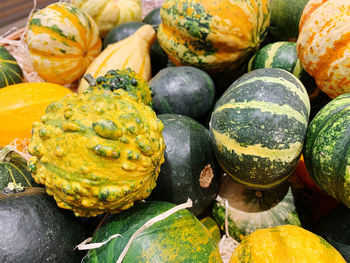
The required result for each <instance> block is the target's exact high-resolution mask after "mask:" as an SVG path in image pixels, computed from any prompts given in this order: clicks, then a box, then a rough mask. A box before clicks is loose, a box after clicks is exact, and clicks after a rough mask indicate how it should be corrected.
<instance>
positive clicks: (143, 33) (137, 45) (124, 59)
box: [78, 25, 156, 93]
mask: <svg viewBox="0 0 350 263" xmlns="http://www.w3.org/2000/svg"><path fill="white" fill-rule="evenodd" d="M155 40H156V32H155V31H154V29H153V27H152V26H151V25H144V26H142V27H140V28H139V29H138V30H137V31H136V32H135V33H134V34H132V35H131V36H129V37H128V38H125V39H123V40H121V41H119V42H116V43H114V44H110V45H108V46H107V48H106V49H105V50H103V51H102V52H101V54H100V55H99V56H98V57H97V58H96V59H95V60H94V61H93V62H92V63H91V65H90V66H89V68H88V69H87V71H86V72H85V74H87V73H90V74H91V75H92V76H93V77H94V78H97V77H99V76H103V75H105V74H106V73H107V71H109V70H111V69H125V68H128V67H129V68H131V69H132V70H134V71H135V72H136V73H138V74H139V75H141V76H142V77H143V78H144V79H145V80H147V81H148V80H150V78H151V60H150V56H149V51H150V48H151V46H152V44H153V43H154V41H155ZM88 87H89V84H88V83H87V81H86V80H85V79H82V80H81V82H80V85H79V88H78V92H79V93H81V92H83V91H84V90H86V89H87V88H88Z"/></svg>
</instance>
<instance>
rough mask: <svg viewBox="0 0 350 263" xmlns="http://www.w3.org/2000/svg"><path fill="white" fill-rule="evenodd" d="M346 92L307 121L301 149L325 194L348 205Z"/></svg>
mask: <svg viewBox="0 0 350 263" xmlns="http://www.w3.org/2000/svg"><path fill="white" fill-rule="evenodd" d="M349 129H350V94H343V95H340V96H338V97H337V98H336V99H333V100H332V101H331V102H329V103H328V104H327V105H326V106H324V107H323V108H322V109H321V110H320V111H319V112H318V114H317V115H316V116H315V118H314V119H313V120H312V121H311V122H310V124H309V127H308V130H307V133H306V139H305V147H304V151H303V155H304V159H305V165H306V168H307V170H308V172H309V174H310V176H311V177H312V178H313V180H314V181H315V182H316V184H317V185H318V186H319V187H320V188H321V189H322V190H323V191H325V192H326V193H327V194H328V195H330V196H332V197H334V198H336V199H337V200H339V201H341V202H343V203H344V204H345V205H347V206H350V195H349V184H350V177H349V175H350V170H349V160H350V151H349V144H348V142H349V138H350V137H349V136H350V133H349Z"/></svg>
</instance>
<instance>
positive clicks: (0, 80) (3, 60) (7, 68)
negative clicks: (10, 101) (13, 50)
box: [0, 46, 23, 88]
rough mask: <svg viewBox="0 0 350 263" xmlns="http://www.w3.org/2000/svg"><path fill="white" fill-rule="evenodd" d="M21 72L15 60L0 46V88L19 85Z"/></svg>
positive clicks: (21, 77)
mask: <svg viewBox="0 0 350 263" xmlns="http://www.w3.org/2000/svg"><path fill="white" fill-rule="evenodd" d="M22 81H23V72H22V69H21V67H20V66H19V65H18V63H17V61H16V59H15V58H14V57H13V56H12V55H11V54H10V52H8V51H7V50H6V48H4V47H3V46H0V88H3V87H6V86H9V85H13V84H17V83H21V82H22Z"/></svg>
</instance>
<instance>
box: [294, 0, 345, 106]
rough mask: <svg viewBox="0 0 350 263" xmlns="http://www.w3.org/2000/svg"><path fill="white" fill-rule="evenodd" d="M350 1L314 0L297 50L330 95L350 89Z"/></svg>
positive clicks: (305, 16) (307, 8) (305, 15)
mask: <svg viewBox="0 0 350 263" xmlns="http://www.w3.org/2000/svg"><path fill="white" fill-rule="evenodd" d="M349 8H350V2H349V1H344V0H328V1H320V0H310V1H309V2H308V3H307V5H306V6H305V9H304V11H303V13H302V16H301V19H300V26H299V37H298V41H297V53H298V57H299V59H300V61H301V64H302V66H303V68H305V70H306V71H307V72H308V73H309V74H310V75H311V76H312V77H313V78H314V79H315V81H316V83H317V86H318V87H319V88H320V89H321V90H322V91H323V92H325V93H326V94H327V95H328V96H329V97H330V98H332V99H333V98H336V97H337V96H339V95H340V94H343V93H349V92H350V64H349V59H350V46H349V44H348V43H349V39H350V33H349V30H348V28H349V27H348V25H349V23H350V14H349Z"/></svg>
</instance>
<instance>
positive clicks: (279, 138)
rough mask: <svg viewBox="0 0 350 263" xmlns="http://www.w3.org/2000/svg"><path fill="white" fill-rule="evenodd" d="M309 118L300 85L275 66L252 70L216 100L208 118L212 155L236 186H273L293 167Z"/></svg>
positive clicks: (284, 178) (304, 95) (306, 103)
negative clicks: (239, 184)
mask: <svg viewBox="0 0 350 263" xmlns="http://www.w3.org/2000/svg"><path fill="white" fill-rule="evenodd" d="M309 114H310V101H309V97H308V95H307V92H306V90H305V87H304V86H303V85H302V83H301V82H300V81H299V80H298V79H297V78H296V77H295V76H294V75H292V74H291V73H289V72H287V71H285V70H282V69H277V68H267V69H257V70H254V71H252V72H249V73H247V74H245V75H243V76H242V77H241V78H239V79H238V80H236V81H235V82H234V83H233V84H232V85H231V86H230V87H229V89H228V90H227V91H226V92H225V93H224V94H223V95H222V96H221V98H220V99H219V100H218V102H217V103H216V106H215V110H214V111H213V113H212V116H211V120H210V133H211V137H212V144H213V147H214V152H215V155H216V157H217V159H218V162H219V163H220V165H221V167H222V168H223V169H224V170H225V171H226V172H227V173H228V174H229V175H230V176H231V177H232V178H233V179H234V180H236V181H237V182H239V183H241V184H243V185H245V186H246V187H249V188H252V189H268V188H273V187H276V186H277V185H279V184H280V183H282V182H283V181H285V180H286V179H287V178H288V177H289V176H290V175H291V174H292V173H293V171H294V169H295V168H296V166H297V165H298V162H299V158H300V155H301V151H302V148H303V142H304V138H305V134H306V129H307V125H308V119H309Z"/></svg>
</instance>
